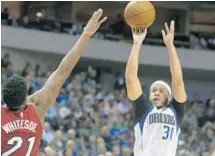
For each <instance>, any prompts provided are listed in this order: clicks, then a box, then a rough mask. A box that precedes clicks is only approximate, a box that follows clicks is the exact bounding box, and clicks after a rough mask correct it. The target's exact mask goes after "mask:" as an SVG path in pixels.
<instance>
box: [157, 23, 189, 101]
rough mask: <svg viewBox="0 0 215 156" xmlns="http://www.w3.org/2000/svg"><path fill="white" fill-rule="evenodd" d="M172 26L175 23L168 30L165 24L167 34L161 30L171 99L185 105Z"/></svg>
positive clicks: (181, 75)
mask: <svg viewBox="0 0 215 156" xmlns="http://www.w3.org/2000/svg"><path fill="white" fill-rule="evenodd" d="M174 26H175V22H174V21H171V25H170V29H169V27H168V25H167V23H165V28H166V31H167V34H165V32H164V31H163V30H162V31H161V32H162V35H163V41H164V43H165V45H166V47H167V49H168V53H169V60H170V72H171V75H172V90H173V98H174V99H175V100H176V101H177V102H179V103H185V101H186V100H187V95H186V91H185V87H184V81H183V74H182V69H181V64H180V61H179V58H178V56H177V53H176V49H175V46H174V44H173V41H174Z"/></svg>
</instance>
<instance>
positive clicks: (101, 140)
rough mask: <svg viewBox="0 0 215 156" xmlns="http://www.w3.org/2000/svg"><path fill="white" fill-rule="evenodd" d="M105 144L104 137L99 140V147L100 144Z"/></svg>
mask: <svg viewBox="0 0 215 156" xmlns="http://www.w3.org/2000/svg"><path fill="white" fill-rule="evenodd" d="M104 143H105V142H104V139H103V138H102V137H99V138H98V139H97V145H99V144H104Z"/></svg>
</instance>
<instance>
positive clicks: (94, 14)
mask: <svg viewBox="0 0 215 156" xmlns="http://www.w3.org/2000/svg"><path fill="white" fill-rule="evenodd" d="M96 14H97V11H94V13H93V15H92V17H91V19H90V20H94V18H95V16H96Z"/></svg>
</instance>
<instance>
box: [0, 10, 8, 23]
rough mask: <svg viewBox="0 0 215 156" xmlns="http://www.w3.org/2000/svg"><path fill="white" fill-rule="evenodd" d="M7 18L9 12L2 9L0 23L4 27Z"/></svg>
mask: <svg viewBox="0 0 215 156" xmlns="http://www.w3.org/2000/svg"><path fill="white" fill-rule="evenodd" d="M8 17H9V10H8V8H4V10H3V11H2V12H1V22H2V24H4V25H6V24H8V23H7V22H8Z"/></svg>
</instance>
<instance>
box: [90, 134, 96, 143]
mask: <svg viewBox="0 0 215 156" xmlns="http://www.w3.org/2000/svg"><path fill="white" fill-rule="evenodd" d="M89 142H90V144H91V145H92V144H95V143H96V136H94V135H91V136H90V138H89Z"/></svg>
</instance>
